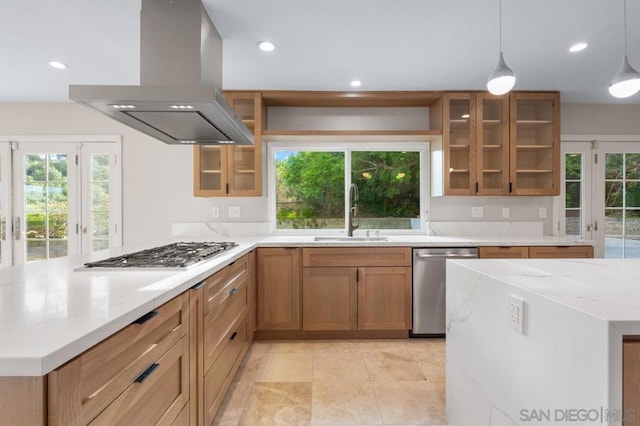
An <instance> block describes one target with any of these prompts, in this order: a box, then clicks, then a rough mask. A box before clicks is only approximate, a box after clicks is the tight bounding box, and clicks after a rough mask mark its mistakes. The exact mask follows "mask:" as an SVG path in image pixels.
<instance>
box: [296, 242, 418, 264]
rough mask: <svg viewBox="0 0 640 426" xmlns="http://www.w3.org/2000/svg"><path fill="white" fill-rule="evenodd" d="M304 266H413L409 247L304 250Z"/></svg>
mask: <svg viewBox="0 0 640 426" xmlns="http://www.w3.org/2000/svg"><path fill="white" fill-rule="evenodd" d="M302 264H303V266H305V267H308V266H334V267H337V266H411V249H410V248H409V247H358V248H341V247H336V248H333V247H331V248H329V247H324V248H304V249H302Z"/></svg>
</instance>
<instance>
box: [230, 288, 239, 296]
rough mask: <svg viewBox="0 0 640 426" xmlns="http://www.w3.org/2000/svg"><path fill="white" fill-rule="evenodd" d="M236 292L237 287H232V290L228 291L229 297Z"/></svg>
mask: <svg viewBox="0 0 640 426" xmlns="http://www.w3.org/2000/svg"><path fill="white" fill-rule="evenodd" d="M237 292H238V287H234V288H232V289H231V291H229V296H233V295H234V294H236V293H237Z"/></svg>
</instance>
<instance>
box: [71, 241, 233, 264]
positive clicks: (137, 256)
mask: <svg viewBox="0 0 640 426" xmlns="http://www.w3.org/2000/svg"><path fill="white" fill-rule="evenodd" d="M237 245H238V244H237V243H230V242H180V243H173V244H167V245H166V246H161V247H154V248H151V249H147V250H141V251H137V252H134V253H128V254H123V255H121V256H115V257H111V258H109V259H104V260H99V261H97V262H90V263H85V264H84V268H83V269H91V268H186V267H187V266H190V265H193V264H195V263H198V262H202V261H204V260H207V259H211V258H212V257H214V256H217V255H219V254H222V253H223V252H224V251H226V250H229V249H231V248H233V247H236V246H237Z"/></svg>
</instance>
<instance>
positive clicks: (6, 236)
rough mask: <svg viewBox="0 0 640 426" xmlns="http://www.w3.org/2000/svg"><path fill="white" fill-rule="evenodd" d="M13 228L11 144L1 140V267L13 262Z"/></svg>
mask: <svg viewBox="0 0 640 426" xmlns="http://www.w3.org/2000/svg"><path fill="white" fill-rule="evenodd" d="M11 228H12V213H11V146H10V144H9V143H6V142H0V267H4V266H10V265H11V264H12V262H13V259H12V250H11V249H12V240H11V235H12V234H11Z"/></svg>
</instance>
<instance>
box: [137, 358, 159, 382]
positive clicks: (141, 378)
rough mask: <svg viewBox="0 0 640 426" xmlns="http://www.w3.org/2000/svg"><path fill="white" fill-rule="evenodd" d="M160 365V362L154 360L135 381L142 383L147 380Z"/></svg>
mask: <svg viewBox="0 0 640 426" xmlns="http://www.w3.org/2000/svg"><path fill="white" fill-rule="evenodd" d="M158 367H160V364H158V363H157V362H154V363H153V364H151V365H150V366H149V368H147V369H146V370H144V372H143V373H142V374H141V375H139V376H138V378H137V379H136V380H135V383H142V382H144V381H145V380H147V377H149V376H150V375H151V373H153V372H154V371H156V368H158Z"/></svg>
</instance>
